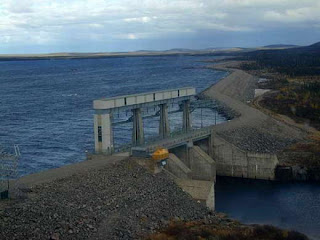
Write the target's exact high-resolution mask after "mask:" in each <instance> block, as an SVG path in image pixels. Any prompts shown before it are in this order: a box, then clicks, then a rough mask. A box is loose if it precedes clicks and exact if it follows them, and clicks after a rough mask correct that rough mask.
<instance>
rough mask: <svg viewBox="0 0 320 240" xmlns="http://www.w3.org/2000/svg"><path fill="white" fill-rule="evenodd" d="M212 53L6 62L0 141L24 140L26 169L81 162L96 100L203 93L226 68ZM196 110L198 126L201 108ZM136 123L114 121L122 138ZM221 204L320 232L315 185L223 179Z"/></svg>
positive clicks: (239, 214) (153, 125)
mask: <svg viewBox="0 0 320 240" xmlns="http://www.w3.org/2000/svg"><path fill="white" fill-rule="evenodd" d="M208 58H210V57H204V56H171V57H121V58H105V59H81V60H80V59H79V60H42V61H12V62H0V114H1V115H0V116H1V118H0V145H1V144H2V145H5V146H6V147H10V146H12V145H13V144H19V146H20V150H21V154H22V157H21V161H20V165H19V174H20V175H25V174H29V173H33V172H38V171H41V170H45V169H50V168H55V167H59V166H62V165H65V164H70V163H74V162H79V161H82V160H84V158H85V150H91V149H92V148H93V110H92V101H93V100H95V99H99V98H102V97H110V96H116V95H125V94H133V93H137V92H148V91H154V90H163V89H169V88H178V87H186V86H193V87H196V89H197V91H198V92H199V91H201V90H203V89H205V88H206V87H208V86H210V85H211V84H213V83H215V82H217V81H219V80H220V79H221V78H223V77H224V76H226V75H227V73H225V72H221V71H215V70H210V69H206V68H203V67H204V66H205V65H206V63H203V62H201V60H206V59H208ZM192 117H193V120H194V121H193V122H194V126H195V127H197V126H199V125H200V121H199V112H196V111H195V112H194V113H193V116H192ZM119 118H121V116H119ZM212 118H213V113H212V111H208V112H204V120H205V121H204V124H205V125H207V124H212V122H213V121H212V120H213V119H212ZM179 121H181V116H180V115H179V114H172V115H171V116H170V123H171V128H172V130H175V129H176V128H178V127H179ZM223 121H225V119H224V118H223V117H222V116H218V122H223ZM130 126H131V124H130V123H129V124H127V125H119V126H116V129H115V132H116V136H118V137H117V139H116V142H117V144H121V143H125V142H128V141H129V140H130V137H131V135H130ZM146 128H147V129H146V135H147V136H149V137H150V136H153V135H155V134H156V132H157V120H154V119H150V120H146ZM216 208H217V210H218V211H221V212H225V213H227V214H228V215H229V216H230V217H233V218H236V219H238V220H240V221H243V222H245V223H263V224H273V225H276V226H280V227H284V228H289V229H294V230H298V231H301V232H304V233H306V234H308V235H309V236H312V237H313V238H314V239H320V225H319V223H320V187H319V185H317V184H307V183H301V184H292V183H291V184H290V183H287V184H280V183H270V182H261V181H240V180H238V179H236V180H232V181H231V182H230V180H225V179H224V180H223V179H218V181H217V185H216Z"/></svg>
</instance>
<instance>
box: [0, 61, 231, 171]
mask: <svg viewBox="0 0 320 240" xmlns="http://www.w3.org/2000/svg"><path fill="white" fill-rule="evenodd" d="M203 59H208V57H179V56H175V57H124V58H106V59H81V60H43V61H14V62H0V103H1V104H0V113H1V119H0V144H3V145H5V146H11V145H13V144H19V145H20V149H21V154H22V157H21V160H20V165H19V173H20V174H21V175H24V174H28V173H32V172H37V171H40V170H44V169H49V168H55V167H59V166H62V165H65V164H70V163H73V162H78V161H81V160H83V159H84V158H85V150H91V149H93V110H92V102H93V100H95V99H99V98H103V97H110V96H116V95H125V94H133V93H138V92H148V91H154V90H163V89H170V88H178V87H186V86H194V87H196V89H197V91H200V90H203V89H204V88H206V87H208V86H210V85H211V84H213V83H214V82H216V81H217V80H219V79H221V78H222V77H223V76H226V73H225V72H220V71H213V70H209V69H204V68H202V67H203V66H204V65H205V63H201V62H200V60H203ZM207 114H209V115H210V112H209V113H207ZM194 115H195V116H197V113H196V112H195V114H194ZM209 115H208V116H209ZM211 115H212V117H209V118H208V119H213V112H212V111H211ZM180 116H181V114H172V115H171V116H170V120H171V121H172V123H171V129H172V130H176V129H177V128H178V126H179V125H181V123H180V118H181V117H180ZM117 117H118V116H115V118H117ZM121 117H123V116H119V118H121ZM218 118H219V119H218V120H219V121H223V119H222V118H221V116H218ZM115 120H116V119H115ZM194 120H195V121H194V123H195V126H196V125H197V124H198V125H199V120H198V119H197V117H195V119H194ZM157 121H158V119H147V120H146V122H145V131H146V137H151V136H154V135H156V134H157V131H158V129H157V127H158V123H157ZM208 124H212V121H211V122H209V123H208V122H207V123H205V125H208ZM131 125H132V123H131V124H130V123H128V124H125V125H119V126H116V128H115V136H116V139H115V141H116V144H118V145H119V144H122V143H126V142H129V141H130V139H131V132H130V128H131Z"/></svg>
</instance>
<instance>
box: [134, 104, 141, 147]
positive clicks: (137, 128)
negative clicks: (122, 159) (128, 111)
mask: <svg viewBox="0 0 320 240" xmlns="http://www.w3.org/2000/svg"><path fill="white" fill-rule="evenodd" d="M132 118H133V119H132V120H133V121H132V122H133V129H132V145H133V146H137V145H142V144H144V132H143V122H142V115H141V109H140V108H136V109H132Z"/></svg>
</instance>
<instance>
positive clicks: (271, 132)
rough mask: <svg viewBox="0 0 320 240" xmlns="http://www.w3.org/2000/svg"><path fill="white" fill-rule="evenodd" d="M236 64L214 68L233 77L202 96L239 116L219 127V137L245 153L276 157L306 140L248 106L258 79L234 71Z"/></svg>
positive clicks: (217, 128)
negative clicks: (277, 154)
mask: <svg viewBox="0 0 320 240" xmlns="http://www.w3.org/2000/svg"><path fill="white" fill-rule="evenodd" d="M233 64H235V63H234V62H227V63H223V64H219V65H215V66H214V67H212V68H215V69H219V70H225V71H229V72H230V74H229V75H228V76H227V77H225V78H224V79H222V80H221V81H219V82H218V83H217V84H215V85H213V86H211V87H210V88H208V89H206V90H205V91H204V92H203V93H202V94H201V97H203V98H210V99H215V100H217V101H218V102H220V103H221V104H222V105H226V106H228V107H229V108H231V109H232V110H234V111H235V112H237V113H238V115H239V117H237V118H235V119H233V120H232V121H230V122H227V123H223V124H219V125H217V126H215V127H214V130H215V131H216V134H218V135H220V136H222V137H223V138H225V139H226V140H227V141H230V142H231V143H233V144H235V145H236V146H237V147H239V148H241V149H243V150H246V151H253V152H261V153H276V152H278V151H281V150H282V149H284V148H286V147H287V146H289V145H291V144H293V143H295V142H297V141H301V140H303V139H304V138H305V137H306V135H307V133H306V132H303V131H302V130H300V129H297V128H293V127H291V126H289V125H286V124H285V123H283V122H280V121H277V120H275V119H274V118H272V117H270V116H268V115H266V114H265V113H263V112H260V111H259V110H257V109H255V108H253V107H251V106H249V104H247V101H250V100H252V99H253V97H254V90H255V84H256V82H257V78H255V77H254V76H252V75H250V74H248V73H246V72H244V71H242V70H238V69H232V66H233Z"/></svg>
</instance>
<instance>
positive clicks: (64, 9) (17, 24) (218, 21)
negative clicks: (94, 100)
mask: <svg viewBox="0 0 320 240" xmlns="http://www.w3.org/2000/svg"><path fill="white" fill-rule="evenodd" d="M319 12H320V2H319V1H318V0H306V1H300V0H299V1H298V0H162V1H158V0H68V1H65V0H1V1H0V35H1V36H2V37H1V38H0V45H1V43H5V44H10V42H12V43H13V42H14V43H15V44H20V46H23V45H25V44H26V42H28V43H30V41H34V44H42V45H45V44H48V45H49V44H55V45H58V44H61V45H63V44H71V43H72V42H76V41H79V42H85V41H86V39H90V41H97V42H103V41H111V40H112V41H117V39H118V40H124V39H127V40H148V39H151V40H152V39H154V40H155V39H170V38H171V37H177V36H178V35H179V34H181V35H183V37H184V38H185V37H186V36H188V35H187V34H189V35H190V36H192V37H194V36H196V35H197V33H198V32H204V31H207V32H214V31H223V32H234V33H237V32H254V31H260V30H261V29H264V30H268V31H269V30H272V29H273V28H275V26H276V27H293V28H294V27H295V25H297V24H298V25H299V27H310V26H311V25H310V23H312V24H313V25H314V26H316V24H317V23H318V22H319V20H320V15H319V14H318V13H319ZM313 25H312V26H313ZM84 48H85V46H84Z"/></svg>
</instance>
